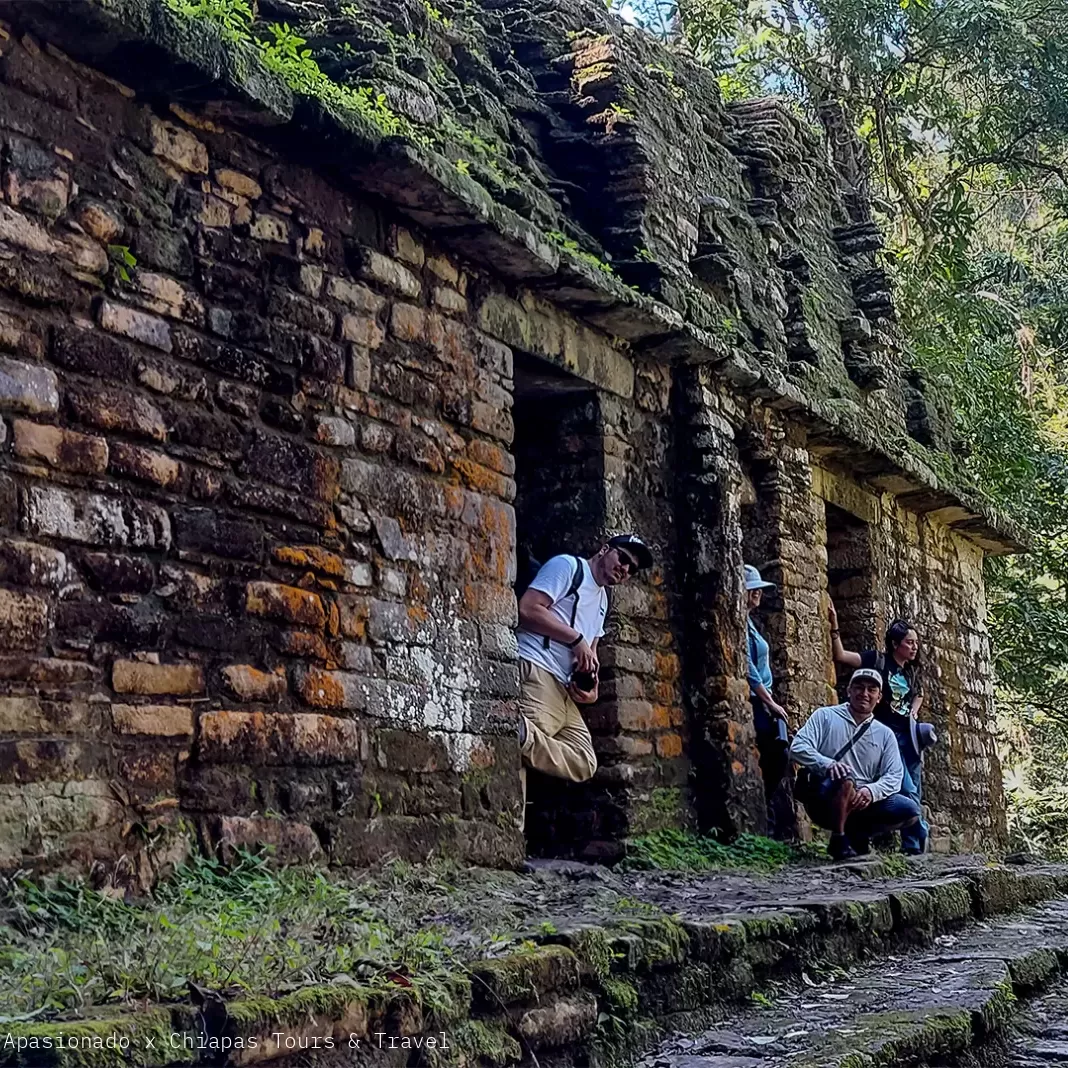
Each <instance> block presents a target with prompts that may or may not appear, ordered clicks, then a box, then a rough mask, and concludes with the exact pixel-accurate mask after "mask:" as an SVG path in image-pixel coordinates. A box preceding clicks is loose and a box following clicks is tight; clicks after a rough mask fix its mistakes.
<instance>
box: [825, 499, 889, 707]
mask: <svg viewBox="0 0 1068 1068" xmlns="http://www.w3.org/2000/svg"><path fill="white" fill-rule="evenodd" d="M826 509H827V593H828V594H829V596H830V598H831V600H832V601H834V606H835V608H836V609H837V610H838V629H839V630H840V631H841V632H842V645H844V646H845V648H846V649H853V650H860V649H875V648H878V646H877V644H876V607H875V567H874V564H873V561H872V549H871V530H870V528H869V526H868V524H867V523H865V522H864V520H863V519H858V518H857V517H856V516H855V515H852V514H850V513H849V512H847V511H845V510H844V509H842V508H839V507H837V506H836V505H833V504H827V505H826ZM849 674H850V672H849V670H848V669H844V670H843V669H839V670H838V672H837V687H838V695H839V699H840V700H843V701H844V700H845V688H846V685H847V684H848V682H849Z"/></svg>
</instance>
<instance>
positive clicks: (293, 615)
mask: <svg viewBox="0 0 1068 1068" xmlns="http://www.w3.org/2000/svg"><path fill="white" fill-rule="evenodd" d="M245 609H246V611H248V612H249V613H251V614H252V615H256V616H266V617H267V618H268V619H277V620H281V621H282V622H284V623H292V624H294V625H297V626H305V627H313V628H314V629H315V630H322V629H323V627H325V626H326V611H325V609H324V608H323V602H322V600H321V599H320V598H319V596H318V595H317V594H314V593H311V592H309V591H308V590H302V589H299V588H298V587H296V586H283V585H281V584H280V583H277V582H250V583H249V584H248V587H247V589H246V595H245Z"/></svg>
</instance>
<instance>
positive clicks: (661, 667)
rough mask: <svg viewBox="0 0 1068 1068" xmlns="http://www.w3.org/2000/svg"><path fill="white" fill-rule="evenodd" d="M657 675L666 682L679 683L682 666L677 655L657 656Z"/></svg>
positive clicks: (661, 654)
mask: <svg viewBox="0 0 1068 1068" xmlns="http://www.w3.org/2000/svg"><path fill="white" fill-rule="evenodd" d="M655 662H656V674H657V675H658V676H659V677H660V678H661V679H664V680H665V681H668V682H677V681H678V679H679V676H680V675H681V674H682V665H681V664H680V663H679V658H678V656H677V655H676V654H675V653H657V654H656V660H655Z"/></svg>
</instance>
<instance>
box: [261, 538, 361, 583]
mask: <svg viewBox="0 0 1068 1068" xmlns="http://www.w3.org/2000/svg"><path fill="white" fill-rule="evenodd" d="M274 558H275V560H277V561H278V562H279V563H280V564H288V565H289V566H290V567H310V568H311V569H312V570H313V571H317V572H319V573H320V574H323V575H329V576H330V577H331V578H339V579H343V578H344V577H345V561H344V560H342V559H341V557H340V556H338V555H337V553H332V552H330V551H328V550H327V549H323V548H322V547H320V546H318V545H279V546H278V547H277V548H276V549H275V550H274Z"/></svg>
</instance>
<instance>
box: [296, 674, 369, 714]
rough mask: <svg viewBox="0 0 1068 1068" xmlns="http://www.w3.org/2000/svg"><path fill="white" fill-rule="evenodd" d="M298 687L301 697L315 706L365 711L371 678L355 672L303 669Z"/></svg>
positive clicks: (297, 683) (298, 680) (297, 681)
mask: <svg viewBox="0 0 1068 1068" xmlns="http://www.w3.org/2000/svg"><path fill="white" fill-rule="evenodd" d="M294 686H295V689H296V691H297V693H298V694H299V695H300V699H301V700H302V701H303V702H304V703H305V704H306V705H310V706H311V707H312V708H329V709H340V708H344V709H348V710H349V711H362V710H363V709H364V708H365V707H366V706H367V695H368V683H367V679H366V678H365V677H364V676H362V675H359V674H355V673H352V672H347V671H323V670H322V669H320V668H316V667H309V668H300V669H298V670H297V672H296V673H295V676H294Z"/></svg>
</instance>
